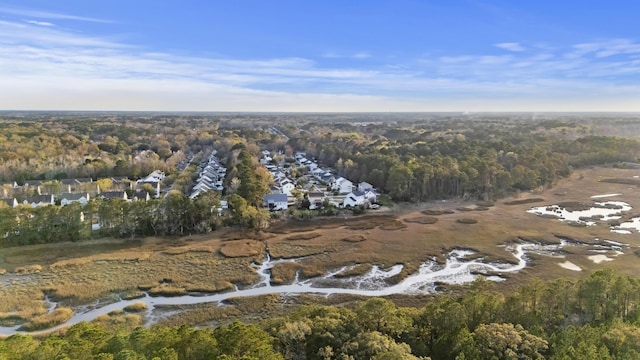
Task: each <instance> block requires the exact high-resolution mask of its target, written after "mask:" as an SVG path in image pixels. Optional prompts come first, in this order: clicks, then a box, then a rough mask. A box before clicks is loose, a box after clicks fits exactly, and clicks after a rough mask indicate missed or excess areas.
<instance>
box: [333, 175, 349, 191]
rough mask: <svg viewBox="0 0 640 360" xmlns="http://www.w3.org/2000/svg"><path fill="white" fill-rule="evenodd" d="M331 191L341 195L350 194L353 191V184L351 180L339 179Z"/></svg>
mask: <svg viewBox="0 0 640 360" xmlns="http://www.w3.org/2000/svg"><path fill="white" fill-rule="evenodd" d="M331 189H332V190H334V191H337V192H338V193H340V194H348V193H350V192H352V191H353V183H352V182H351V181H350V180H347V179H345V178H343V177H339V178H337V179H336V180H335V181H334V182H333V184H332V185H331Z"/></svg>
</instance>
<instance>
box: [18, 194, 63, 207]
mask: <svg viewBox="0 0 640 360" xmlns="http://www.w3.org/2000/svg"><path fill="white" fill-rule="evenodd" d="M22 204H24V205H29V206H31V207H32V208H35V207H39V206H47V205H55V201H54V199H53V195H34V196H29V197H27V198H26V199H24V200H23V201H22Z"/></svg>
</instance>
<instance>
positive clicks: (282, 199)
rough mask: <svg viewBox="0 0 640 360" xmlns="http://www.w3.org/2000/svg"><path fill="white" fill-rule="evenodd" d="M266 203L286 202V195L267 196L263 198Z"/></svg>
mask: <svg viewBox="0 0 640 360" xmlns="http://www.w3.org/2000/svg"><path fill="white" fill-rule="evenodd" d="M264 201H266V202H287V194H267V195H266V196H265V197H264Z"/></svg>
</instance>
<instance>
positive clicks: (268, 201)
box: [263, 194, 289, 211]
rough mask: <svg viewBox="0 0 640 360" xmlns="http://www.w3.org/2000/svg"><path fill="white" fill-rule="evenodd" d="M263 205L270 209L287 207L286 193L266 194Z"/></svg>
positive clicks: (285, 208) (276, 209)
mask: <svg viewBox="0 0 640 360" xmlns="http://www.w3.org/2000/svg"><path fill="white" fill-rule="evenodd" d="M263 206H264V207H266V208H269V210H271V211H280V210H287V208H288V207H289V204H288V200H287V195H286V194H267V195H266V196H265V197H264V202H263Z"/></svg>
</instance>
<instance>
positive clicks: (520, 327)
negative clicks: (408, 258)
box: [0, 270, 640, 360]
mask: <svg viewBox="0 0 640 360" xmlns="http://www.w3.org/2000/svg"><path fill="white" fill-rule="evenodd" d="M639 306H640V282H639V281H638V279H635V278H630V277H628V276H624V275H621V274H618V273H615V272H613V271H610V270H600V271H597V272H595V273H593V274H592V275H591V276H589V277H587V278H585V279H583V280H580V281H577V282H570V281H567V280H555V281H553V282H550V283H544V282H542V281H540V280H534V281H531V282H529V283H528V284H525V285H523V286H521V287H520V288H519V289H517V290H516V291H515V292H514V293H512V294H511V295H508V296H505V295H503V294H500V293H498V292H495V291H493V290H492V289H491V285H490V283H487V282H485V281H480V282H477V283H474V284H473V286H472V288H471V289H470V290H469V291H468V292H467V294H466V295H464V296H460V297H454V296H450V295H445V296H439V297H437V298H436V299H434V300H432V301H431V302H429V303H428V304H427V305H426V306H425V307H424V308H420V309H416V308H400V307H397V306H396V305H394V304H393V303H392V302H390V301H388V300H385V299H381V298H373V299H368V300H364V301H362V302H360V303H359V304H357V305H356V306H354V307H353V308H352V309H348V308H345V307H333V306H315V305H312V306H302V307H300V308H299V309H298V310H296V311H294V312H292V313H291V314H289V315H287V316H285V317H280V318H273V319H269V320H264V321H262V322H259V323H257V324H251V325H248V324H242V323H240V322H235V323H233V324H230V325H226V326H221V327H218V328H215V329H209V328H199V329H194V328H190V327H187V326H181V327H161V326H155V327H152V328H150V329H145V328H136V329H134V330H133V331H130V330H129V331H126V330H122V331H120V332H117V333H112V332H110V331H107V330H105V328H102V327H101V326H100V325H93V324H87V323H81V324H78V325H74V326H72V327H71V328H70V329H68V330H67V331H66V332H65V333H64V334H62V335H48V336H46V337H44V338H39V339H34V338H32V337H31V336H28V335H14V336H11V337H9V338H7V339H5V340H0V358H3V359H8V360H13V359H16V360H17V359H67V358H70V359H256V360H257V359H260V360H262V359H309V360H321V359H322V360H324V359H353V360H360V359H362V360H365V359H367V360H368V359H378V360H397V359H406V360H410V359H429V358H431V359H478V360H481V359H482V360H483V359H554V360H560V359H605V360H606V359H620V360H622V359H625V360H627V359H640V327H639V325H640V307H639Z"/></svg>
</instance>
